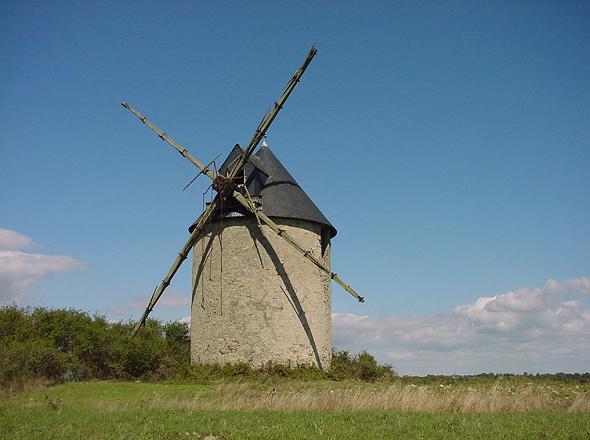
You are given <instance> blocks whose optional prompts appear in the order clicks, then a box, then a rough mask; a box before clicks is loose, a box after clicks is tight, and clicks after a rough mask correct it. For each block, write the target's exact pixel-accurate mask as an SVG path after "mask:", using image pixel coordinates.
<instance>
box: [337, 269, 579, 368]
mask: <svg viewBox="0 0 590 440" xmlns="http://www.w3.org/2000/svg"><path fill="white" fill-rule="evenodd" d="M589 296H590V277H582V278H572V279H568V280H564V281H557V280H554V279H549V280H548V281H547V282H546V283H545V285H544V286H543V287H541V288H534V289H529V288H522V289H518V290H515V291H512V292H505V293H502V294H499V295H495V296H492V297H480V298H479V299H477V300H476V301H475V302H474V303H472V304H466V305H461V306H457V307H455V309H454V312H453V313H452V314H443V315H432V316H426V315H418V316H394V315H391V316H382V317H370V316H359V315H355V314H351V313H334V314H333V325H334V343H335V345H336V346H337V347H343V348H344V347H347V348H352V350H362V349H367V350H368V351H369V352H371V353H374V354H376V356H377V357H378V358H379V359H382V360H385V361H388V362H390V363H392V364H393V365H394V367H396V369H397V370H398V371H399V372H400V373H402V374H455V373H456V374H467V373H474V372H516V373H517V372H524V371H527V372H560V371H570V372H576V371H587V370H588V365H590V308H588V307H586V306H585V305H584V302H585V301H587V299H588V297H589Z"/></svg>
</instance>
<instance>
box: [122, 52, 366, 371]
mask: <svg viewBox="0 0 590 440" xmlns="http://www.w3.org/2000/svg"><path fill="white" fill-rule="evenodd" d="M316 52H317V51H316V49H315V47H313V48H312V49H311V51H310V52H309V54H308V55H307V58H306V59H305V62H304V63H303V64H302V65H301V67H299V69H297V71H296V72H295V74H294V75H293V77H292V78H291V79H290V80H289V82H288V83H287V85H286V87H285V89H284V91H283V93H282V95H281V96H280V97H279V99H278V100H277V101H276V102H275V104H274V106H273V108H271V110H269V112H268V113H267V114H266V115H265V116H264V118H263V119H262V121H261V122H260V124H259V126H258V128H257V129H256V130H255V132H254V135H253V136H252V140H251V141H250V143H249V145H248V146H247V147H246V148H245V149H242V148H241V147H240V146H239V145H236V146H235V147H234V148H233V150H232V151H231V152H230V154H229V155H228V157H227V159H226V160H225V162H224V163H223V165H222V166H221V167H220V168H219V170H215V169H214V168H210V167H211V165H212V163H209V164H208V165H205V164H203V163H202V162H200V161H199V160H197V159H196V158H195V157H194V156H193V155H192V154H191V153H189V152H188V150H187V149H186V148H184V147H182V146H180V145H179V144H178V143H176V142H175V141H174V140H173V139H172V138H170V137H169V136H168V135H167V134H166V133H164V132H163V131H162V130H160V129H159V128H158V127H156V126H155V125H154V124H152V123H151V122H150V121H149V120H148V119H147V118H146V117H145V116H143V115H142V114H141V113H139V112H138V111H137V110H135V109H134V108H133V107H131V105H129V104H128V103H126V102H124V103H123V104H122V105H123V106H124V107H125V108H127V109H128V110H129V111H131V112H132V113H133V114H134V115H135V116H137V117H138V118H139V119H140V121H141V122H142V123H144V124H145V125H147V126H148V127H149V128H151V129H152V130H153V131H155V132H156V134H157V135H158V136H159V137H160V138H161V139H162V140H163V141H165V142H167V143H168V144H170V145H171V146H172V147H173V148H174V149H176V150H177V151H178V152H179V153H180V154H181V155H182V156H183V157H185V158H187V159H188V160H189V161H191V162H192V163H193V164H194V165H196V166H197V167H198V168H199V169H200V172H199V174H198V175H197V177H198V176H199V175H200V174H205V175H206V176H208V177H209V178H210V179H211V180H212V181H213V182H212V184H211V188H212V189H213V190H214V191H216V192H217V195H216V196H215V198H214V199H213V200H212V202H211V203H209V204H208V205H207V207H206V209H205V210H204V212H203V213H202V214H201V215H200V216H199V218H198V219H197V220H196V221H195V222H194V223H193V225H191V227H190V228H189V232H190V237H189V239H188V240H187V242H186V243H185V245H184V246H183V247H182V248H181V250H180V252H179V253H178V256H177V257H176V259H175V260H174V262H173V264H172V266H171V268H170V270H169V271H168V273H167V274H166V276H165V278H164V279H163V281H162V282H161V283H160V285H159V286H158V287H157V288H156V290H155V291H154V293H153V294H152V296H151V298H150V300H149V303H148V306H147V307H146V310H145V312H144V313H143V316H142V318H141V319H140V321H139V322H138V324H137V326H136V327H135V329H134V332H133V334H135V333H137V331H138V330H139V329H140V328H141V327H142V326H143V325H144V324H145V321H146V319H147V316H148V315H149V313H150V312H151V310H152V309H153V307H154V305H155V304H156V302H157V301H158V299H159V298H160V296H161V295H162V293H163V292H164V290H165V289H166V287H167V286H168V285H170V281H171V280H172V277H173V276H174V275H175V274H176V272H177V271H178V268H179V267H180V265H181V264H182V263H183V262H184V260H186V259H187V257H188V254H189V252H190V251H191V250H192V251H193V255H194V259H193V294H192V315H191V317H192V320H191V324H192V325H191V359H192V361H193V362H195V363H220V364H223V363H236V362H246V363H249V364H251V365H254V366H260V365H263V364H265V363H267V362H272V363H280V364H291V365H298V364H308V365H316V366H318V367H320V368H324V369H327V368H329V367H330V359H331V346H332V345H331V344H332V338H331V288H330V280H334V281H336V282H337V283H338V284H339V285H340V286H342V287H343V288H344V289H345V290H346V291H347V292H349V293H350V294H351V295H353V296H354V297H355V298H356V299H357V300H358V301H360V302H363V301H364V298H363V297H361V296H360V295H358V293H356V292H355V291H354V290H353V289H352V288H351V287H350V286H348V285H347V284H345V283H344V282H343V281H342V280H341V279H340V277H339V276H338V275H337V274H336V273H334V272H332V271H331V266H330V240H331V239H332V238H333V237H334V236H335V235H336V229H335V228H334V227H333V226H332V224H331V223H330V222H329V221H328V219H326V217H325V216H324V215H323V214H322V213H321V211H320V210H319V209H318V208H317V206H316V205H315V204H314V203H313V202H312V201H311V199H310V198H309V197H308V196H307V194H306V193H305V192H304V191H303V189H302V188H301V187H300V186H299V184H297V182H296V181H295V179H294V178H293V177H292V176H291V174H290V173H289V172H288V171H287V170H286V168H285V167H284V166H283V165H282V164H281V162H280V161H279V159H278V158H277V157H276V156H275V155H274V153H273V152H272V151H271V150H270V148H269V146H268V145H267V144H266V141H265V142H264V143H263V145H262V147H261V148H260V149H259V150H258V151H256V153H255V154H254V152H255V150H256V148H257V146H258V144H259V143H260V142H261V141H262V140H263V138H265V135H266V132H267V130H268V128H269V127H270V125H271V124H272V122H273V121H274V119H275V117H276V115H277V114H278V113H279V111H280V110H281V109H282V108H283V105H284V103H285V102H286V100H287V98H288V97H289V95H290V94H291V92H292V91H293V89H294V88H295V86H296V85H297V83H298V82H299V80H300V78H301V76H302V75H303V73H304V72H305V70H306V68H307V66H308V65H309V63H310V62H311V60H312V59H313V57H314V56H315V54H316ZM193 180H194V179H193Z"/></svg>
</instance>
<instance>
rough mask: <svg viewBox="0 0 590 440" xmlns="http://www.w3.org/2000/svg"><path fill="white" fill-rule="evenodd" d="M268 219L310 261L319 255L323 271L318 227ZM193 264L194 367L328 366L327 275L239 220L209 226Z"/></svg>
mask: <svg viewBox="0 0 590 440" xmlns="http://www.w3.org/2000/svg"><path fill="white" fill-rule="evenodd" d="M274 220H275V221H276V222H277V223H278V224H279V225H281V227H282V228H285V229H286V230H287V232H288V233H289V234H291V235H292V236H293V237H294V238H295V239H296V240H297V241H298V242H299V243H301V244H302V245H303V247H304V248H305V249H309V250H311V251H312V252H313V254H314V255H315V256H317V257H321V256H322V250H323V251H324V252H323V261H324V263H325V264H326V265H327V266H328V267H330V244H329V240H326V239H325V240H324V246H323V249H322V240H321V226H320V225H319V224H316V223H311V222H307V221H301V220H292V219H274ZM221 231H222V233H221V234H220V232H221ZM324 238H325V237H324ZM203 255H204V256H205V258H203ZM193 258H194V259H193V295H192V320H191V360H192V362H193V363H205V364H210V363H220V364H224V363H236V362H246V363H248V364H251V365H253V366H261V365H263V364H265V363H267V362H272V363H280V364H289V365H299V364H308V365H319V366H320V367H321V368H324V369H329V368H330V360H331V350H332V321H331V286H330V277H329V276H328V275H326V274H325V273H323V272H321V271H320V270H319V269H318V268H317V267H316V266H315V265H314V264H313V263H311V262H310V261H309V260H307V259H305V258H304V257H303V256H302V255H300V254H299V253H298V252H297V251H296V250H295V249H293V248H292V247H291V246H290V245H289V244H287V243H286V242H285V241H284V240H283V239H282V238H280V237H279V236H277V234H275V233H274V232H273V231H272V230H271V229H270V228H268V227H267V226H266V225H263V226H262V228H260V227H259V226H258V224H257V223H256V221H255V220H253V219H252V220H247V219H244V218H239V219H231V220H224V221H223V223H212V224H210V225H209V226H208V227H207V229H206V233H205V235H204V236H203V237H202V238H201V239H200V240H199V241H198V242H197V243H196V244H195V246H194V248H193Z"/></svg>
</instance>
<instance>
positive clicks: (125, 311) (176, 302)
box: [104, 291, 191, 318]
mask: <svg viewBox="0 0 590 440" xmlns="http://www.w3.org/2000/svg"><path fill="white" fill-rule="evenodd" d="M149 299H150V298H149V297H147V296H146V297H140V296H136V297H135V298H133V299H132V300H131V301H129V302H126V303H124V304H120V305H118V306H116V307H113V308H110V309H106V310H104V312H105V313H107V314H108V315H112V316H115V317H117V318H121V317H129V316H130V315H131V314H135V312H137V311H138V310H144V309H145V308H146V306H147V304H148V301H149ZM190 304H191V297H190V295H188V294H183V293H179V292H175V291H172V292H164V293H163V294H162V296H161V297H160V299H159V300H158V302H157V303H156V306H155V307H154V311H157V310H162V309H167V310H178V309H184V308H188V307H190ZM152 313H154V312H152ZM150 316H151V315H150Z"/></svg>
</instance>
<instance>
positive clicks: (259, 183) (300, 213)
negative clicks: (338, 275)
mask: <svg viewBox="0 0 590 440" xmlns="http://www.w3.org/2000/svg"><path fill="white" fill-rule="evenodd" d="M242 153H243V150H242V149H241V148H240V146H239V145H236V146H235V147H234V148H233V149H232V151H231V152H230V153H229V155H228V157H227V159H225V161H224V162H223V165H221V167H220V168H219V172H220V173H222V174H226V173H227V170H228V168H230V166H231V165H232V164H233V163H234V161H235V160H236V159H237V158H238V157H239V155H240V154H242ZM244 181H245V183H246V187H247V188H248V192H249V194H250V195H251V196H252V198H253V199H255V201H256V202H257V203H260V204H261V209H262V212H264V213H265V214H266V215H267V216H269V217H283V218H291V219H299V220H307V221H311V222H315V223H319V224H321V225H322V226H325V227H327V228H328V229H329V230H330V236H331V237H334V236H335V235H336V228H334V226H332V224H331V223H330V221H329V220H328V219H327V218H326V216H324V214H322V212H321V211H320V210H319V208H318V207H317V206H316V205H315V203H313V201H312V200H311V199H310V198H309V196H308V195H307V194H306V193H305V191H304V190H303V188H301V186H300V185H299V184H298V183H297V181H296V180H295V178H294V177H293V176H292V175H291V174H290V173H289V171H287V169H286V168H285V167H284V165H283V164H282V163H281V161H280V160H279V159H278V158H277V157H276V156H275V155H274V153H273V152H272V151H271V149H270V148H269V147H268V145H266V143H265V144H263V146H262V147H261V148H260V149H259V150H258V151H257V152H256V153H255V154H253V155H252V156H250V159H249V161H248V163H246V165H245V166H244ZM242 215H250V214H249V213H246V212H245V210H244V209H242V207H241V205H240V206H235V205H231V206H226V207H224V212H223V217H224V218H227V217H236V216H242ZM220 216H221V213H220V212H218V213H216V217H217V218H219V217H220Z"/></svg>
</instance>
